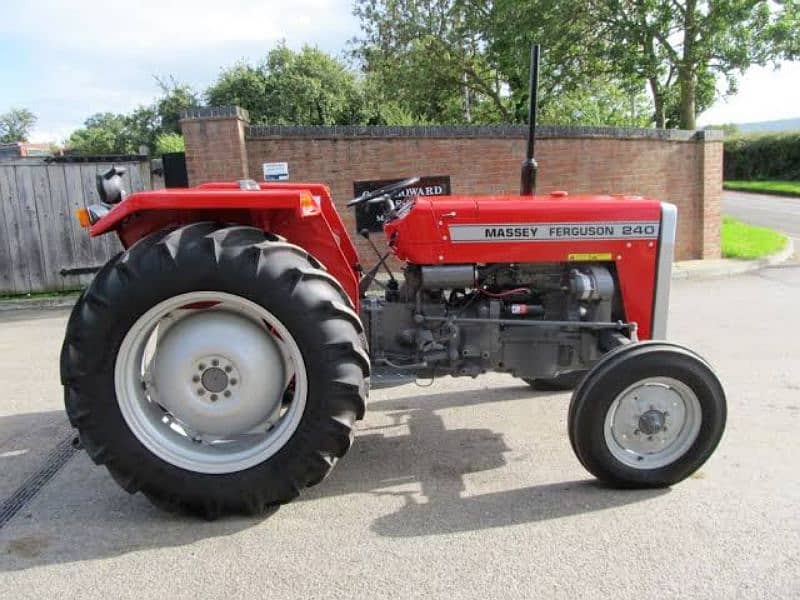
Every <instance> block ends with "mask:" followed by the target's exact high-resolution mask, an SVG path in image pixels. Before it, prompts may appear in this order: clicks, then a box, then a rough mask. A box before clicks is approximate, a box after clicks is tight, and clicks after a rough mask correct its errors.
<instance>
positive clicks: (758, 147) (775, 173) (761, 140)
mask: <svg viewBox="0 0 800 600" xmlns="http://www.w3.org/2000/svg"><path fill="white" fill-rule="evenodd" d="M724 177H725V179H726V180H727V179H742V180H753V179H777V180H782V181H800V132H797V133H780V134H769V135H758V136H742V137H733V138H729V139H727V140H725V162H724Z"/></svg>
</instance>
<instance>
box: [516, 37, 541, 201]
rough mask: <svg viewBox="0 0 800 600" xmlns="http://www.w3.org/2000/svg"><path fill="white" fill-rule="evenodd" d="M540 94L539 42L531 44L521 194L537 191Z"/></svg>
mask: <svg viewBox="0 0 800 600" xmlns="http://www.w3.org/2000/svg"><path fill="white" fill-rule="evenodd" d="M538 95H539V44H534V45H532V46H531V83H530V93H529V98H530V106H528V149H527V152H526V153H525V161H524V162H523V163H522V180H521V182H520V189H519V193H520V195H521V196H533V195H534V194H535V193H536V169H538V168H539V165H538V164H536V159H535V158H534V157H533V155H534V150H535V145H536V104H537V96H538Z"/></svg>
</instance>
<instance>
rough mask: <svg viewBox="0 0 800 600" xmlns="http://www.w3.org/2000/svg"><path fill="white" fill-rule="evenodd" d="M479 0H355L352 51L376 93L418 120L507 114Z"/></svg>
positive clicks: (495, 117) (467, 119) (496, 118)
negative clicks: (357, 25) (357, 32)
mask: <svg viewBox="0 0 800 600" xmlns="http://www.w3.org/2000/svg"><path fill="white" fill-rule="evenodd" d="M481 4H482V3H481V2H468V1H465V0H358V1H357V2H356V5H355V8H354V12H355V14H356V16H358V17H359V19H360V20H361V27H362V31H363V36H362V37H361V38H360V39H357V40H356V47H355V50H354V56H355V58H356V59H357V60H358V61H359V63H360V64H361V67H362V69H363V71H364V73H365V74H366V76H367V78H368V79H369V80H372V81H373V82H374V87H375V89H376V91H378V92H379V93H381V94H382V97H384V98H386V99H391V100H394V101H396V102H398V103H399V104H400V105H401V106H404V107H405V108H406V109H407V110H408V111H409V112H411V113H412V114H414V115H416V116H418V118H419V120H421V121H424V122H436V123H464V122H466V123H469V122H475V121H476V117H477V116H478V115H480V120H481V121H483V122H498V121H511V120H513V116H512V112H511V105H510V103H509V102H508V98H507V97H506V95H504V93H503V81H501V79H500V78H499V77H498V76H497V75H498V73H497V71H496V69H495V68H494V65H492V64H491V63H490V62H489V61H487V55H486V53H485V51H484V49H485V46H486V40H485V32H484V30H483V28H482V26H481V25H482V24H483V23H482V17H483V14H482V12H481V6H480V5H481Z"/></svg>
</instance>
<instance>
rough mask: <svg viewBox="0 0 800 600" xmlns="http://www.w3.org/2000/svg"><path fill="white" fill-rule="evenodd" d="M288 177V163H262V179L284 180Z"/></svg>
mask: <svg viewBox="0 0 800 600" xmlns="http://www.w3.org/2000/svg"><path fill="white" fill-rule="evenodd" d="M287 179H289V163H287V162H266V163H264V181H286V180H287Z"/></svg>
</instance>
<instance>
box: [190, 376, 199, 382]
mask: <svg viewBox="0 0 800 600" xmlns="http://www.w3.org/2000/svg"><path fill="white" fill-rule="evenodd" d="M192 381H194V382H195V383H197V382H198V381H200V376H199V375H195V376H194V377H192Z"/></svg>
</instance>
